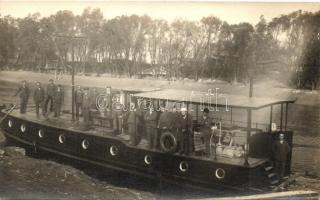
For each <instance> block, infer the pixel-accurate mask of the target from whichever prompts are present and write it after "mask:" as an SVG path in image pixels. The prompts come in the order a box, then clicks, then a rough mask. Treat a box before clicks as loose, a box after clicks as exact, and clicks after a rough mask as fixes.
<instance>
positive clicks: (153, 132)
mask: <svg viewBox="0 0 320 200" xmlns="http://www.w3.org/2000/svg"><path fill="white" fill-rule="evenodd" d="M157 119H158V114H157V112H155V111H154V109H153V106H149V111H147V112H146V113H145V114H144V121H145V127H146V133H147V138H148V143H149V149H155V148H156V147H157V144H158V133H157Z"/></svg>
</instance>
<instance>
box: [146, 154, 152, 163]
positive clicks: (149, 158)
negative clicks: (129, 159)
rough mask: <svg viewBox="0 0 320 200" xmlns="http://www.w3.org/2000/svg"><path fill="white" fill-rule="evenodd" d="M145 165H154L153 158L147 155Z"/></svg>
mask: <svg viewBox="0 0 320 200" xmlns="http://www.w3.org/2000/svg"><path fill="white" fill-rule="evenodd" d="M144 163H146V164H147V165H150V164H151V163H152V157H151V156H149V155H145V157H144Z"/></svg>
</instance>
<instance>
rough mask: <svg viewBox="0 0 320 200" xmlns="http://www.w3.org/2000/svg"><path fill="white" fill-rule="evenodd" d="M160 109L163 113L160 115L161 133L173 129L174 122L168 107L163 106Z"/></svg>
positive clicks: (159, 126)
mask: <svg viewBox="0 0 320 200" xmlns="http://www.w3.org/2000/svg"><path fill="white" fill-rule="evenodd" d="M160 110H161V114H160V117H159V122H158V128H159V129H160V133H161V134H162V133H163V132H165V131H167V130H171V126H172V123H171V119H170V113H169V112H168V108H167V107H164V106H161V108H160Z"/></svg>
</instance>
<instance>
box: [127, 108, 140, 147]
mask: <svg viewBox="0 0 320 200" xmlns="http://www.w3.org/2000/svg"><path fill="white" fill-rule="evenodd" d="M140 119H141V112H140V111H139V110H137V109H136V106H135V104H134V103H130V110H129V114H128V119H127V124H128V133H129V135H130V145H133V146H136V145H138V144H139V142H140V141H139V133H138V126H139V124H140Z"/></svg>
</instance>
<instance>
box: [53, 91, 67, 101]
mask: <svg viewBox="0 0 320 200" xmlns="http://www.w3.org/2000/svg"><path fill="white" fill-rule="evenodd" d="M63 100H64V92H63V91H62V90H60V91H55V93H54V97H53V102H54V103H55V104H62V103H63Z"/></svg>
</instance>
